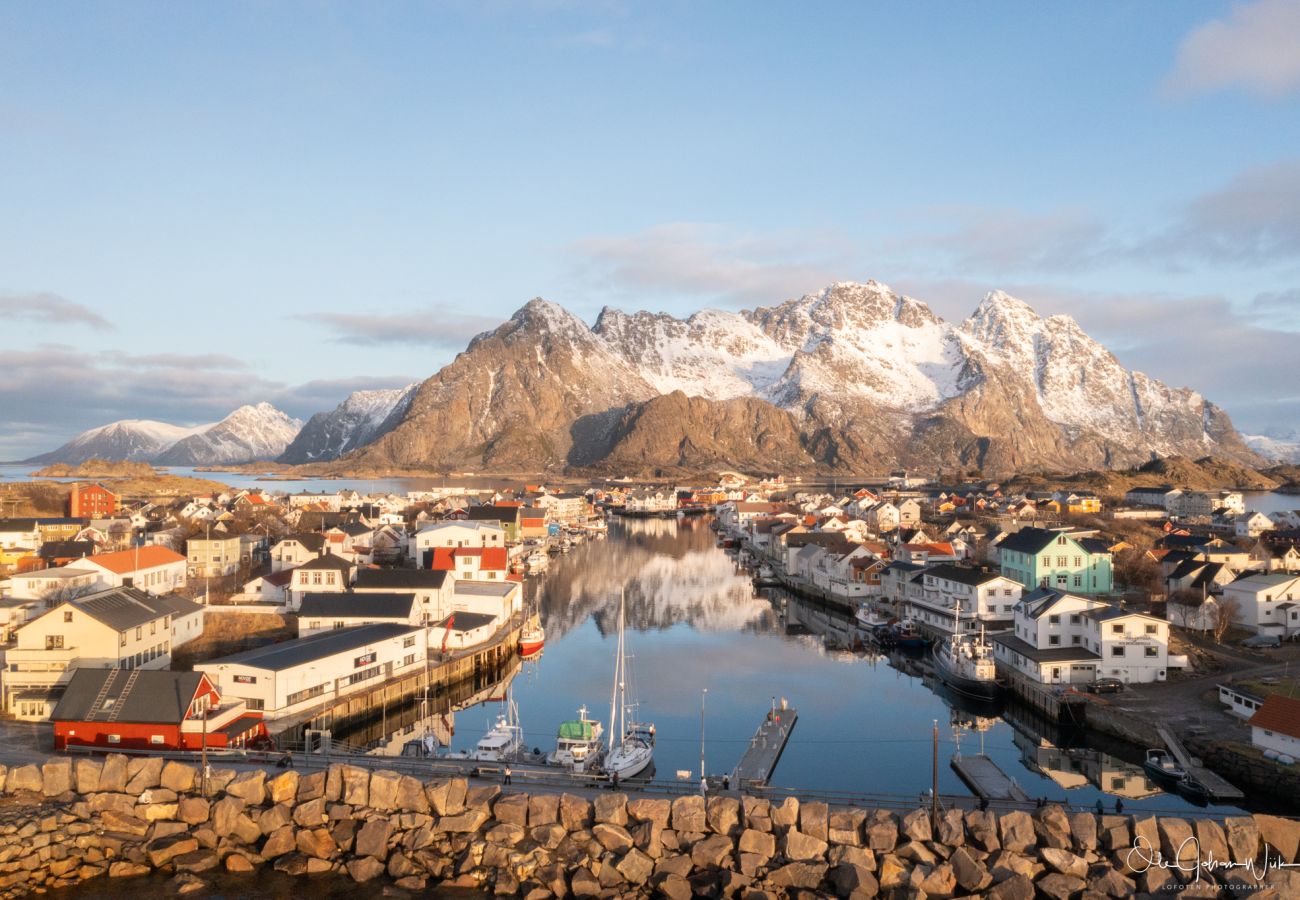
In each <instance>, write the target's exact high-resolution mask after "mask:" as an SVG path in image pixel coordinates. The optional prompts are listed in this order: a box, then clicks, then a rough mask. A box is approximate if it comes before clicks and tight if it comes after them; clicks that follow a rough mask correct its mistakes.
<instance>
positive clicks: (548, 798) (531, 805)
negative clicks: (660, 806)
mask: <svg viewBox="0 0 1300 900" xmlns="http://www.w3.org/2000/svg"><path fill="white" fill-rule="evenodd" d="M640 802H641V801H633V804H632V805H635V804H637V803H640ZM659 802H662V803H667V802H668V801H667V800H662V801H659ZM629 811H630V807H629ZM559 820H560V798H559V797H557V796H555V795H554V794H533V795H532V796H530V797H529V798H528V821H529V822H530V823H531V824H533V825H550V824H551V823H553V822H558V821H559Z"/></svg>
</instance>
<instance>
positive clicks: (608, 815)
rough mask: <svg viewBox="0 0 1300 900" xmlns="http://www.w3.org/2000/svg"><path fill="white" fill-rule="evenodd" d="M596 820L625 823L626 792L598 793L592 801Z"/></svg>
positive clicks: (616, 823)
mask: <svg viewBox="0 0 1300 900" xmlns="http://www.w3.org/2000/svg"><path fill="white" fill-rule="evenodd" d="M592 806H593V815H594V816H595V820H596V821H597V822H604V823H607V824H610V825H626V824H627V794H600V795H599V796H597V797H596V799H595V801H594V802H593V803H592Z"/></svg>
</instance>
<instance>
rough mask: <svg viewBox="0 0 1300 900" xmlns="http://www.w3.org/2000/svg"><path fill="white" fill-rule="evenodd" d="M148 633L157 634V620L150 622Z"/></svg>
mask: <svg viewBox="0 0 1300 900" xmlns="http://www.w3.org/2000/svg"><path fill="white" fill-rule="evenodd" d="M149 633H150V634H157V633H158V620H157V619H154V620H153V621H152V622H150V623H149Z"/></svg>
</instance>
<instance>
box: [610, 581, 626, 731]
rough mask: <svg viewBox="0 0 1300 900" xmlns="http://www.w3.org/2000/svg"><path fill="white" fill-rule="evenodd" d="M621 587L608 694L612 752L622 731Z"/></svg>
mask: <svg viewBox="0 0 1300 900" xmlns="http://www.w3.org/2000/svg"><path fill="white" fill-rule="evenodd" d="M623 597H624V592H623V589H621V588H620V589H619V592H618V640H617V641H616V642H615V650H614V687H613V690H611V691H610V695H609V730H610V736H609V749H610V751H611V752H612V751H613V750H614V748H615V747H617V746H618V744H619V743H621V742H622V737H623V732H622V730H621V729H620V728H619V727H618V718H617V717H618V702H619V696H618V693H619V685H620V684H622V681H623Z"/></svg>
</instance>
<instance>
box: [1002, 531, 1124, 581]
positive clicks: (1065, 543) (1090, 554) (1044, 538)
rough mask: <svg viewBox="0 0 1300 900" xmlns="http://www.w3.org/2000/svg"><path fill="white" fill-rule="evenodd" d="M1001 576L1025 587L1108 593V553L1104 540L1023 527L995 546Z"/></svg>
mask: <svg viewBox="0 0 1300 900" xmlns="http://www.w3.org/2000/svg"><path fill="white" fill-rule="evenodd" d="M998 559H999V562H1000V564H1001V567H1002V574H1003V575H1005V576H1006V577H1008V578H1012V579H1014V580H1016V581H1018V582H1020V583H1021V584H1022V585H1024V586H1025V589H1026V590H1033V589H1035V588H1040V587H1045V588H1053V589H1055V590H1059V591H1069V592H1071V593H1075V594H1108V593H1110V591H1111V562H1112V559H1111V553H1110V551H1109V550H1107V549H1106V543H1105V542H1104V541H1100V540H1097V539H1096V538H1092V537H1084V536H1083V535H1078V534H1070V533H1069V532H1067V531H1049V530H1048V529H1045V528H1023V529H1021V530H1020V531H1018V532H1016V533H1015V534H1012V535H1008V536H1007V537H1006V538H1004V539H1003V540H1002V543H1001V544H999V545H998Z"/></svg>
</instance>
